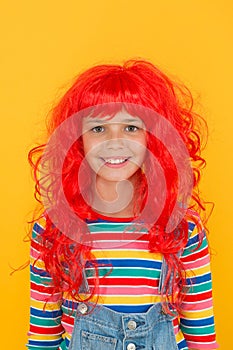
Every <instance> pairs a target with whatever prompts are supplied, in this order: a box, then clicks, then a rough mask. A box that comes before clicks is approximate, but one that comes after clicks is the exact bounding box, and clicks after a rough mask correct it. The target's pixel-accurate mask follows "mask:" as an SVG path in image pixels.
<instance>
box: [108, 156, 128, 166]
mask: <svg viewBox="0 0 233 350" xmlns="http://www.w3.org/2000/svg"><path fill="white" fill-rule="evenodd" d="M102 159H103V161H104V162H105V163H107V164H110V165H119V164H123V163H126V162H127V160H129V157H124V158H123V157H121V158H102Z"/></svg>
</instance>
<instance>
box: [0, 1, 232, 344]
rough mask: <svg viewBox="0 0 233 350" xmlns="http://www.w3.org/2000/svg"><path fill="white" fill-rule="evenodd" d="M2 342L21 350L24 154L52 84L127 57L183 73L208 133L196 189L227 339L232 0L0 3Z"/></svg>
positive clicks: (222, 339)
mask: <svg viewBox="0 0 233 350" xmlns="http://www.w3.org/2000/svg"><path fill="white" fill-rule="evenodd" d="M0 13H1V20H0V26H1V28H0V33H1V36H2V38H1V40H0V42H1V54H0V60H1V73H0V79H1V83H2V84H1V85H2V86H1V104H0V107H1V113H0V116H1V123H0V129H1V138H0V140H1V148H0V150H1V160H0V162H1V214H2V218H1V233H0V237H1V242H0V248H1V253H0V257H1V261H0V266H1V287H0V291H1V298H0V300H1V306H0V309H1V318H0V322H1V333H2V336H1V349H10V350H11V349H19V350H21V349H24V348H25V345H24V344H25V342H26V332H27V328H28V305H29V285H28V270H27V269H25V270H23V271H21V272H17V273H15V274H14V275H13V276H10V272H11V268H10V266H13V267H17V266H19V265H20V264H23V263H24V262H25V261H26V260H27V259H28V244H27V243H23V238H24V236H25V235H26V233H27V230H28V226H27V224H26V221H27V220H28V219H29V218H30V214H31V211H32V209H33V206H34V201H33V183H32V181H31V177H30V171H29V166H28V164H27V159H26V158H27V152H28V150H29V149H30V147H32V146H33V144H34V142H36V141H38V140H40V136H41V135H42V134H43V128H44V126H43V125H44V124H43V120H44V116H45V114H46V112H47V111H48V109H49V108H50V105H51V102H52V101H53V100H54V98H55V97H56V96H57V94H58V91H59V89H58V88H61V87H62V86H63V84H64V83H67V82H68V81H69V80H70V79H71V78H72V77H73V76H74V75H76V74H77V73H78V72H79V71H80V70H83V69H86V68H88V67H89V66H90V65H93V64H96V63H103V62H105V63H110V62H113V63H115V62H121V61H122V60H123V59H127V58H131V57H138V56H139V57H144V58H146V59H149V60H152V61H153V62H154V63H155V64H157V65H159V66H160V67H161V68H162V69H163V70H165V71H166V72H168V73H169V72H170V73H172V74H174V75H176V76H178V77H179V78H180V79H181V80H183V81H184V82H185V83H186V84H187V85H188V86H189V87H190V88H191V89H192V91H193V92H194V95H195V96H196V97H197V98H198V101H199V103H201V105H202V107H201V110H202V112H203V113H204V115H205V116H206V118H207V120H208V123H209V127H210V137H209V143H208V148H207V150H206V151H205V156H206V158H207V162H208V167H207V169H206V171H205V173H204V177H203V184H202V192H203V195H205V197H206V198H207V199H208V200H210V201H213V202H215V210H214V213H213V215H212V217H211V219H210V221H209V229H210V233H211V234H210V242H211V247H212V252H213V256H212V269H213V277H214V301H215V314H216V323H217V334H218V342H219V343H220V345H221V349H223V350H230V349H232V348H233V345H232V343H233V342H232V340H231V339H232V315H233V302H232V300H231V297H232V295H233V290H232V287H233V279H232V241H233V239H232V231H231V230H232V225H231V220H232V215H233V213H232V210H231V209H232V196H233V193H232V192H233V191H232V167H233V165H232V164H233V162H232V160H233V159H232V158H233V157H232V154H233V149H232V120H233V116H232V113H233V112H232V101H233V96H232V85H233V83H232V82H233V74H232V73H233V55H232V51H233V46H232V44H233V39H232V38H233V25H232V18H233V4H232V1H231V0H229V1H227V0H208V1H207V0H206V1H205V0H193V1H191V0H190V1H187V0H176V1H175V0H159V1H157V0H144V1H139V0H128V1H127V0H118V1H114V0H112V1H111V0H98V1H95V0H92V1H91V0H86V1H80V0H76V1H72V0H66V1H59V0H56V1H55V0H46V1H45V0H41V1H31V0H21V1H17V0H15V1H11V0H9V1H7V0H5V1H1V4H0Z"/></svg>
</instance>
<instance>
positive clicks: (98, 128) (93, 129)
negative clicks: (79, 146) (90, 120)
mask: <svg viewBox="0 0 233 350" xmlns="http://www.w3.org/2000/svg"><path fill="white" fill-rule="evenodd" d="M104 130H105V128H104V127H103V126H102V125H98V126H95V127H94V128H92V129H91V131H93V132H95V133H101V132H104Z"/></svg>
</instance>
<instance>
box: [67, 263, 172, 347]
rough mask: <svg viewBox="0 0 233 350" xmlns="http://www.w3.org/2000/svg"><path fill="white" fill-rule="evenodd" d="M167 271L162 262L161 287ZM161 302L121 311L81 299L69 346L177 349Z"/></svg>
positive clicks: (169, 320) (169, 318)
mask: <svg viewBox="0 0 233 350" xmlns="http://www.w3.org/2000/svg"><path fill="white" fill-rule="evenodd" d="M166 273H167V264H166V262H165V260H163V263H162V270H161V276H160V283H159V290H160V291H161V286H162V283H163V281H164V278H165V276H166ZM173 317H174V316H171V315H169V314H165V313H164V312H163V311H162V306H161V304H160V303H157V304H154V305H153V306H151V307H150V308H149V310H148V311H147V312H145V313H131V314H130V313H119V312H115V311H113V310H111V309H109V308H107V307H105V306H102V305H96V306H95V307H94V306H93V304H91V303H89V302H87V303H80V304H79V305H78V308H77V315H76V318H75V323H74V329H73V333H72V338H71V342H70V346H69V350H142V349H144V350H177V349H178V347H177V343H176V339H175V334H174V329H173V323H172V319H173Z"/></svg>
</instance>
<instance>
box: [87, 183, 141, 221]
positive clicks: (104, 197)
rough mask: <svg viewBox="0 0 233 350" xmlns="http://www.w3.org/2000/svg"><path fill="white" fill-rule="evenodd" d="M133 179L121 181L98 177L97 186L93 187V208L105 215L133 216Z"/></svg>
mask: <svg viewBox="0 0 233 350" xmlns="http://www.w3.org/2000/svg"><path fill="white" fill-rule="evenodd" d="M133 182H134V181H133V180H123V181H120V182H115V181H112V182H110V181H105V180H104V179H103V178H99V177H97V178H96V184H95V188H94V186H93V188H92V194H93V196H92V198H93V203H92V207H93V209H94V210H95V211H96V212H98V213H100V214H102V215H105V216H110V217H132V216H134V213H133V204H134V198H133V197H134V190H133V188H134V186H133Z"/></svg>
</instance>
